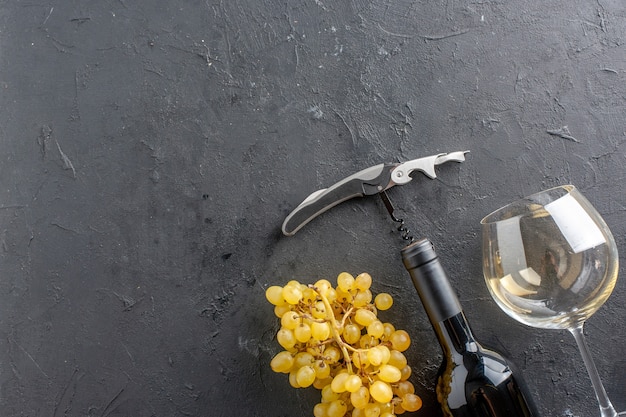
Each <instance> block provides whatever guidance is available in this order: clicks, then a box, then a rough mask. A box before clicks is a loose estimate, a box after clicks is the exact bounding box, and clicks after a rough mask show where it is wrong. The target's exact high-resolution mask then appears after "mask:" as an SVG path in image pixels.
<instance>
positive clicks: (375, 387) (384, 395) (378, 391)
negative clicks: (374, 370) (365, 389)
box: [370, 381, 393, 403]
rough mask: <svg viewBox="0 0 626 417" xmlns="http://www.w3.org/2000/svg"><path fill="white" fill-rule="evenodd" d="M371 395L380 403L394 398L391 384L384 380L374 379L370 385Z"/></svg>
mask: <svg viewBox="0 0 626 417" xmlns="http://www.w3.org/2000/svg"><path fill="white" fill-rule="evenodd" d="M370 395H371V396H372V398H373V399H375V400H376V401H378V402H379V403H388V402H389V401H391V399H392V398H393V391H392V390H391V385H389V384H388V383H386V382H384V381H374V383H373V384H372V385H370Z"/></svg>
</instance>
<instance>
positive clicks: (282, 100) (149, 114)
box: [0, 0, 626, 417]
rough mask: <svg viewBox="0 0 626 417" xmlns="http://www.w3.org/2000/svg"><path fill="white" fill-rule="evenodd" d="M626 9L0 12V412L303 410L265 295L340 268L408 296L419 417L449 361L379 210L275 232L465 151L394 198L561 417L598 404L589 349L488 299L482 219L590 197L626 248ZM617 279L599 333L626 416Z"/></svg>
mask: <svg viewBox="0 0 626 417" xmlns="http://www.w3.org/2000/svg"><path fill="white" fill-rule="evenodd" d="M625 19H626V3H624V2H623V1H622V0H568V1H565V0H556V1H551V2H540V1H529V0H521V1H516V2H498V1H488V0H485V1H482V0H469V1H460V0H457V1H455V0H447V1H440V0H436V1H425V0H413V1H408V0H396V1H388V0H371V1H366V0H345V1H330V0H290V1H267V0H266V1H254V0H221V1H220V0H207V1H199V0H179V1H143V2H139V1H132V0H99V1H84V0H81V1H79V0H65V1H55V0H49V1H37V0H29V1H22V0H13V1H6V0H5V1H2V2H0V157H1V160H0V415H2V416H33V417H34V416H46V417H61V416H98V417H114V416H129V417H130V416H133V417H146V416H234V415H239V416H310V415H312V408H313V405H314V404H315V403H316V402H317V400H318V398H319V393H318V392H317V391H315V390H313V389H310V390H295V389H292V388H291V387H289V386H288V383H287V381H286V379H285V378H284V376H283V375H277V374H274V373H272V372H271V370H270V368H269V360H270V358H271V356H272V355H273V354H275V353H276V352H278V350H279V347H278V344H277V343H276V342H275V340H274V333H275V331H276V329H277V325H278V324H277V322H276V319H275V317H273V314H272V309H271V308H270V306H269V305H268V304H267V303H266V301H265V298H264V290H265V288H267V287H268V286H269V285H273V284H284V283H286V282H287V281H288V280H290V279H292V278H295V279H299V280H301V281H303V282H311V281H314V280H316V279H318V278H321V277H334V276H335V275H336V274H337V273H339V272H341V271H343V270H347V271H350V272H353V273H358V272H361V271H368V272H370V273H371V274H372V275H373V277H374V280H375V284H374V290H375V292H379V291H388V292H391V293H392V294H393V295H394V297H395V298H396V304H395V307H394V310H395V311H394V312H393V316H392V317H391V318H390V319H391V320H393V321H394V322H395V323H397V325H398V326H399V327H403V328H406V329H408V330H409V331H410V333H411V334H412V336H413V340H414V342H413V345H412V347H411V349H410V350H409V351H408V356H409V359H410V362H411V364H412V365H413V367H414V374H413V376H412V381H413V382H414V384H415V385H416V387H417V391H418V393H419V394H420V395H421V396H422V397H423V398H424V402H425V406H424V409H423V410H422V411H421V412H418V413H415V415H422V416H432V415H437V410H438V408H437V405H436V402H435V397H434V392H433V386H434V381H433V378H434V375H435V372H436V369H437V366H438V364H439V361H440V359H441V355H440V351H439V347H438V346H437V344H436V341H435V338H434V336H433V334H432V332H431V329H430V326H429V324H428V322H427V320H426V317H425V314H424V312H423V309H422V307H421V305H420V304H419V300H418V298H417V296H416V294H415V292H414V290H413V288H412V287H411V283H410V280H409V278H408V275H407V274H406V271H405V270H404V268H403V266H402V264H401V261H400V255H399V249H400V247H401V245H402V243H401V241H400V240H399V239H398V236H397V233H396V232H395V231H394V227H395V225H394V224H393V222H391V221H390V219H389V218H388V216H387V214H386V212H385V210H384V207H383V205H382V204H381V202H380V201H379V200H378V199H359V200H352V201H350V202H349V203H345V204H343V205H340V206H338V207H336V208H335V209H333V210H332V211H331V212H329V213H326V214H325V215H323V216H321V217H320V218H318V219H316V220H315V221H314V222H313V223H311V224H309V225H307V227H305V228H304V229H303V230H302V231H300V232H299V233H298V234H297V235H295V236H294V237H291V238H286V237H283V236H282V235H281V234H280V225H281V223H282V221H283V219H284V217H285V216H286V215H287V213H288V212H289V211H290V210H291V209H293V208H294V207H295V206H296V205H297V204H298V203H299V202H300V201H301V200H302V199H303V198H304V197H305V196H307V195H308V194H309V193H310V192H312V191H314V190H316V189H319V188H323V187H326V186H328V185H330V184H332V183H334V182H336V181H337V180H339V179H341V178H343V177H344V176H346V175H347V174H349V173H353V172H355V171H357V170H359V169H361V168H364V167H367V166H371V165H374V164H377V163H380V162H385V161H389V162H393V161H403V160H407V159H412V158H416V157H419V156H426V155H430V154H433V153H438V152H449V151H457V150H466V149H469V150H470V151H471V153H470V154H469V155H468V160H467V161H466V162H465V163H463V164H447V165H446V166H442V167H441V168H440V169H439V170H438V173H439V178H438V179H437V180H433V181H431V180H427V179H425V178H419V179H418V180H416V181H413V182H412V183H410V184H408V185H406V186H404V187H397V188H394V189H392V190H391V192H390V197H391V198H392V199H393V201H394V203H395V204H396V205H397V207H398V209H399V214H401V215H402V216H403V217H405V218H406V219H407V224H408V226H409V227H410V228H411V229H412V230H413V231H414V232H415V233H416V234H418V235H423V236H428V237H429V238H430V239H431V240H433V242H435V244H436V245H437V248H438V252H439V253H440V255H441V257H442V260H443V263H444V265H445V266H446V268H447V270H448V273H449V275H450V278H451V280H452V282H453V285H454V286H455V288H456V289H457V290H458V293H459V297H460V299H461V301H462V303H463V305H464V306H465V309H466V313H467V315H468V317H469V319H470V321H471V323H472V324H473V326H474V330H475V332H476V334H477V336H478V337H479V338H480V339H481V340H482V341H483V342H484V343H485V344H489V345H491V346H495V347H496V348H498V349H500V350H502V351H503V352H505V353H507V354H508V355H509V356H510V357H512V358H513V359H514V360H515V361H516V362H517V364H518V366H519V367H520V368H521V369H522V371H523V373H524V375H525V376H526V378H527V379H528V381H529V383H530V385H531V390H532V392H533V393H534V394H535V396H536V397H537V399H538V402H539V405H540V408H541V410H542V412H543V415H545V416H568V417H569V416H596V415H598V414H599V413H598V410H597V406H596V402H595V399H594V398H593V394H592V391H591V388H590V381H589V379H588V377H587V375H586V372H585V370H584V368H583V365H582V363H581V360H580V356H579V355H578V352H577V350H576V347H575V344H574V341H573V339H572V338H571V337H570V335H569V334H567V333H566V332H559V331H544V330H536V329H531V328H528V327H524V326H522V325H521V324H517V323H516V322H514V321H513V320H512V319H509V318H508V317H507V316H505V315H504V314H503V313H502V312H500V310H499V309H498V308H497V306H496V305H495V304H494V303H493V302H492V301H491V299H490V298H489V294H488V292H487V289H486V287H485V285H484V283H483V278H482V264H481V253H480V228H479V221H480V219H481V218H482V217H483V216H484V215H486V214H488V213H489V212H490V211H492V210H493V209H495V208H497V207H499V206H501V205H503V204H505V203H507V202H509V201H511V200H513V199H515V198H518V197H521V196H523V195H525V194H529V193H531V192H534V191H539V190H541V189H543V188H547V187H549V186H554V185H558V184H565V183H573V184H575V185H577V186H578V187H579V188H580V189H581V190H582V191H583V193H584V194H585V195H586V196H587V197H588V198H589V199H590V200H591V201H592V202H593V203H594V204H595V205H596V207H597V208H598V209H599V211H600V212H601V213H602V214H603V215H604V217H605V220H606V221H607V223H608V224H609V225H610V227H611V228H612V230H613V233H614V235H615V237H616V240H617V243H618V246H619V250H620V253H622V254H626V239H625V233H626V195H625V193H624V190H625V186H624V181H625V179H626V159H625V156H626V155H625V151H626V122H625V116H626V20H625ZM621 259H622V261H623V260H624V255H622V258H621ZM621 272H622V275H624V274H623V268H622V269H621ZM625 282H626V281H624V280H623V279H621V280H620V281H618V284H617V286H616V288H615V291H614V293H613V295H612V297H611V298H610V299H609V301H608V302H607V303H606V305H605V306H604V307H602V309H601V310H600V311H599V312H598V313H597V314H596V315H595V316H594V317H592V318H591V320H590V321H589V322H588V324H587V327H586V332H587V334H588V336H589V342H590V345H591V349H592V351H593V354H594V355H595V358H596V360H597V364H598V368H599V371H600V373H601V375H602V377H603V379H604V381H605V383H606V388H607V391H608V393H609V395H610V396H611V398H612V400H613V402H614V403H615V405H616V406H617V408H619V409H626V360H625V359H624V353H623V352H624V343H625V342H626V327H625V326H624V322H625V319H626V309H625V308H624V303H625V301H626V284H625ZM392 311H393V310H392Z"/></svg>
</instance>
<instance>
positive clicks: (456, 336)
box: [402, 239, 478, 353]
mask: <svg viewBox="0 0 626 417" xmlns="http://www.w3.org/2000/svg"><path fill="white" fill-rule="evenodd" d="M402 260H403V262H404V266H405V267H406V269H407V271H408V272H409V274H410V275H411V279H412V280H413V285H414V286H415V289H417V293H418V294H419V297H420V300H421V301H422V304H423V305H424V309H425V310H426V314H427V315H428V319H429V320H430V323H431V324H432V326H433V328H434V330H435V333H436V334H437V338H438V339H439V342H440V344H441V345H442V347H443V348H444V350H445V349H446V348H449V349H454V350H455V351H457V352H459V353H461V352H466V351H477V350H478V344H477V343H476V341H475V340H474V336H473V335H472V332H471V329H470V327H469V324H468V322H467V320H466V319H465V315H464V314H463V309H462V307H461V303H460V302H459V299H458V297H457V296H456V294H455V292H454V289H453V288H452V286H451V285H450V281H449V280H448V277H447V276H446V273H445V271H444V269H443V267H442V266H441V262H439V257H438V256H437V253H436V252H435V250H434V248H433V245H432V243H431V242H430V241H429V240H428V239H422V240H419V241H417V242H414V243H412V244H410V245H408V246H407V247H405V248H404V249H403V250H402Z"/></svg>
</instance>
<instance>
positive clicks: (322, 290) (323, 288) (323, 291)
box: [313, 279, 333, 297]
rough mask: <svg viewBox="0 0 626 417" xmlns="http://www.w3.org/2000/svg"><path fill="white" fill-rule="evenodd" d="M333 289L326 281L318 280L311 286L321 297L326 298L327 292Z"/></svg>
mask: <svg viewBox="0 0 626 417" xmlns="http://www.w3.org/2000/svg"><path fill="white" fill-rule="evenodd" d="M332 287H333V284H331V283H330V281H329V280H327V279H319V280H317V281H316V282H315V284H313V288H314V289H315V290H316V291H317V292H318V293H319V294H320V295H323V296H326V297H327V296H328V290H329V289H330V288H332Z"/></svg>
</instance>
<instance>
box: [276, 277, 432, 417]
mask: <svg viewBox="0 0 626 417" xmlns="http://www.w3.org/2000/svg"><path fill="white" fill-rule="evenodd" d="M371 284H372V277H371V276H370V275H369V274H368V273H362V274H359V275H358V276H357V277H356V278H355V277H353V276H352V275H350V274H349V273H347V272H342V273H340V274H339V275H338V277H337V286H336V287H333V286H332V284H331V283H330V282H329V281H328V280H325V279H321V280H319V281H317V282H316V283H315V284H313V285H304V284H301V283H300V282H298V281H290V282H288V283H287V285H285V286H284V287H280V286H271V287H269V288H268V289H267V290H266V292H265V296H266V297H267V300H268V301H269V302H270V303H272V304H273V305H274V312H275V314H276V316H277V317H279V318H280V323H281V328H280V330H278V333H277V334H276V339H277V341H278V343H279V344H280V345H281V346H282V348H283V349H284V350H283V351H282V352H280V353H278V354H277V355H276V356H274V358H273V359H272V361H271V363H270V365H271V367H272V370H274V372H279V373H285V374H288V375H289V383H290V384H291V386H293V387H294V388H306V387H309V386H314V387H315V388H317V389H319V390H321V394H322V399H321V402H320V403H319V404H317V405H316V406H315V407H314V408H313V415H314V416H315V417H344V416H345V417H393V416H395V415H398V414H402V413H404V412H405V411H417V410H418V409H419V408H420V407H421V406H422V400H421V398H420V397H419V396H417V395H416V394H415V388H414V387H413V384H412V383H411V382H410V381H408V378H409V376H410V375H411V367H410V366H409V365H407V359H406V357H405V355H404V353H402V352H404V351H405V350H406V349H408V347H409V345H410V344H411V339H410V337H409V335H408V333H407V332H406V331H404V330H396V329H395V327H394V326H393V325H392V324H391V323H383V322H382V321H381V320H379V318H378V315H377V313H378V311H379V310H387V309H389V308H390V307H391V306H392V304H393V298H392V297H391V295H389V294H387V293H380V294H378V295H377V296H376V297H375V298H374V297H373V295H372V292H371V291H370V287H371Z"/></svg>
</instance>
